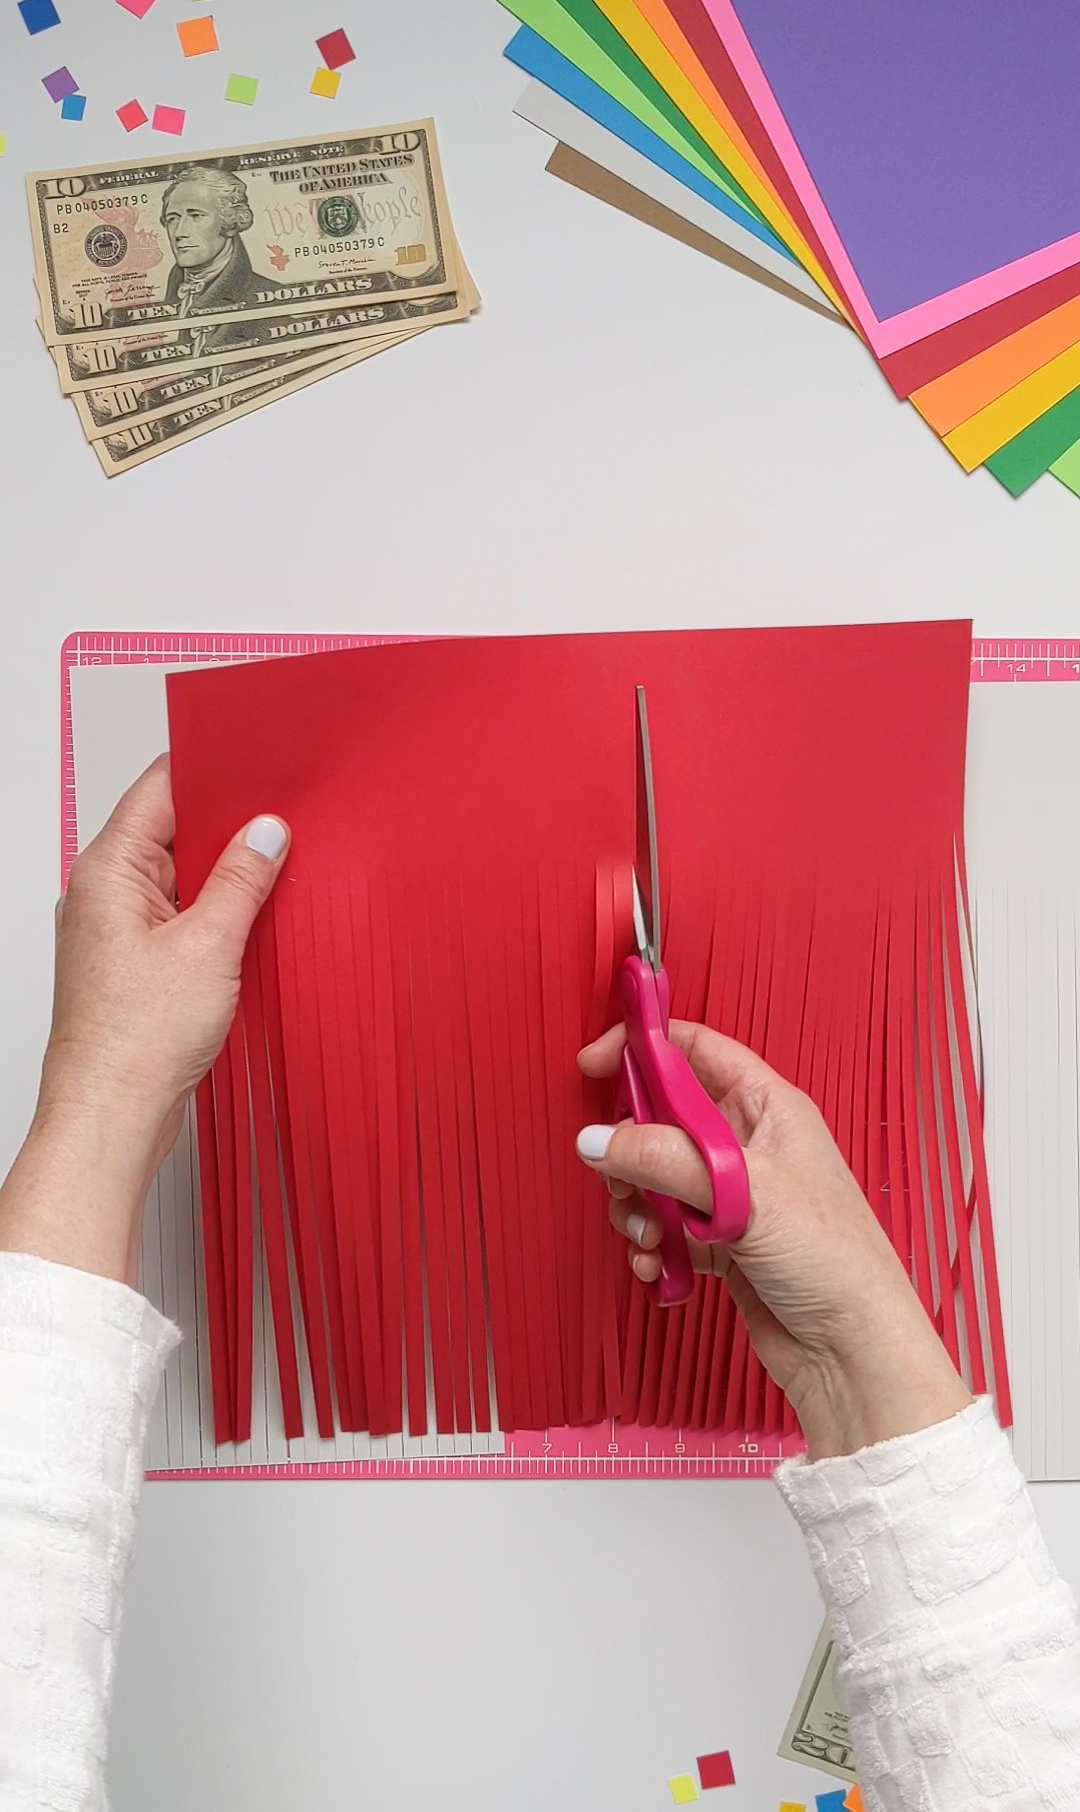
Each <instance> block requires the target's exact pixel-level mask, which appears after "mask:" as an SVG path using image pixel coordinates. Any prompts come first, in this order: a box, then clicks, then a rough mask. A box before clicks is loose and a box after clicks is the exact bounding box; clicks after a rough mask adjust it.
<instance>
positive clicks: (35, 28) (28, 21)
mask: <svg viewBox="0 0 1080 1812" xmlns="http://www.w3.org/2000/svg"><path fill="white" fill-rule="evenodd" d="M19 11H20V12H21V14H22V18H23V24H24V25H25V27H26V29H27V31H28V32H29V33H30V36H31V37H32V38H36V37H37V34H38V32H39V31H48V29H49V27H50V25H59V23H60V14H59V13H58V12H57V10H56V8H55V6H54V5H53V0H19Z"/></svg>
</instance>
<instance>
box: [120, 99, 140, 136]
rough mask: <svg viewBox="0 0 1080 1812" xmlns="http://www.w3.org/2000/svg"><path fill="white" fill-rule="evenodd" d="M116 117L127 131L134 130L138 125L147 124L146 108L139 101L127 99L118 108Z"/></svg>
mask: <svg viewBox="0 0 1080 1812" xmlns="http://www.w3.org/2000/svg"><path fill="white" fill-rule="evenodd" d="M116 117H117V119H118V120H119V121H120V124H121V125H122V126H123V128H124V131H125V132H134V130H135V128H136V126H145V124H146V110H145V108H144V107H141V106H140V105H139V103H138V101H125V102H124V105H123V106H122V107H118V108H117V109H116Z"/></svg>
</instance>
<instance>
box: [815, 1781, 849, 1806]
mask: <svg viewBox="0 0 1080 1812" xmlns="http://www.w3.org/2000/svg"><path fill="white" fill-rule="evenodd" d="M846 1798H847V1790H846V1788H844V1787H838V1788H837V1789H836V1792H835V1793H819V1794H818V1796H817V1799H816V1801H815V1804H816V1806H817V1812H844V1801H845V1799H846Z"/></svg>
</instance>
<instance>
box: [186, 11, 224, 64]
mask: <svg viewBox="0 0 1080 1812" xmlns="http://www.w3.org/2000/svg"><path fill="white" fill-rule="evenodd" d="M176 35H177V37H178V38H179V40H180V49H181V50H182V51H183V53H184V55H185V57H202V56H205V55H206V52H207V51H208V50H220V48H221V46H220V45H219V43H218V35H217V27H216V26H215V24H214V15H213V13H203V14H201V15H200V17H199V18H197V19H178V20H177V24H176Z"/></svg>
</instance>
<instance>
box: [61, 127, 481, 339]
mask: <svg viewBox="0 0 1080 1812" xmlns="http://www.w3.org/2000/svg"><path fill="white" fill-rule="evenodd" d="M26 185H27V195H28V198H29V203H30V219H31V227H32V232H33V239H34V260H35V267H36V274H37V283H38V289H39V291H40V294H41V299H42V314H43V320H44V329H45V338H46V340H47V341H48V342H49V344H50V345H60V344H63V342H64V341H65V340H75V339H78V340H89V339H100V338H103V337H108V336H110V335H116V334H119V333H132V332H138V331H140V330H145V329H147V328H151V329H152V328H159V327H164V326H168V325H170V324H171V325H178V324H179V323H180V322H182V321H184V320H189V321H194V320H196V319H197V320H198V321H199V322H200V323H201V324H202V325H203V326H210V325H218V326H222V327H224V326H226V325H227V324H228V323H230V322H234V321H246V320H252V319H257V318H258V317H259V316H261V315H272V314H277V315H280V314H282V313H284V312H289V313H293V312H296V311H300V312H303V311H306V310H309V309H310V310H319V309H323V310H325V309H326V308H327V307H328V306H331V305H335V304H336V305H345V304H348V303H350V302H354V301H361V302H362V301H365V300H366V301H376V300H378V299H380V298H390V297H393V296H400V295H407V296H411V297H418V296H428V295H438V294H441V293H445V292H446V291H448V290H452V289H454V288H455V286H456V283H457V273H456V270H455V268H454V265H453V261H452V259H453V250H452V248H453V234H452V229H450V228H449V212H448V209H447V204H446V192H445V189H444V187H443V180H442V173H441V168H440V164H439V154H438V147H437V144H436V141H435V128H434V124H433V122H432V121H431V120H419V121H415V122H408V123H406V124H403V125H398V126H385V127H375V128H371V129H365V130H361V131H359V132H356V133H351V134H345V135H338V136H334V137H329V138H301V139H285V140H281V141H280V142H279V143H276V144H270V145H253V146H243V147H240V148H239V149H236V150H225V151H210V152H205V153H202V154H201V155H195V156H184V157H173V158H163V159H162V160H161V161H160V162H154V161H141V160H140V161H130V162H126V163H119V164H100V165H97V166H92V165H91V166H85V167H83V168H80V169H76V170H53V171H36V172H32V173H31V174H30V175H29V176H28V177H27V179H26Z"/></svg>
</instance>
